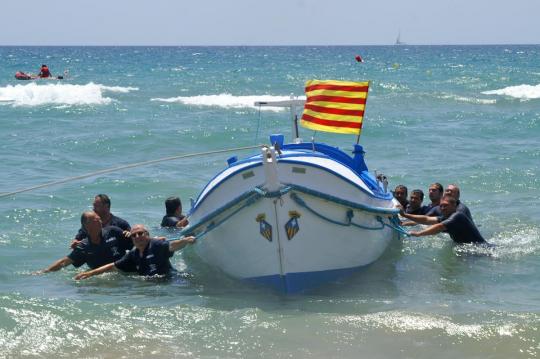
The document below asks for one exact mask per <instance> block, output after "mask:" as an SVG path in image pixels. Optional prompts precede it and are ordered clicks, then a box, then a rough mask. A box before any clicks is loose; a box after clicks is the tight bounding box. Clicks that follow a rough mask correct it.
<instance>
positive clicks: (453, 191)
mask: <svg viewBox="0 0 540 359" xmlns="http://www.w3.org/2000/svg"><path fill="white" fill-rule="evenodd" d="M444 195H445V196H446V195H448V196H452V197H454V198H455V199H456V204H457V209H456V210H457V211H458V212H462V213H463V214H465V215H466V216H467V217H468V218H469V219H470V220H471V222H473V223H474V221H473V218H472V215H471V211H470V210H469V208H468V207H467V206H466V205H464V204H463V202H461V201H460V200H459V196H460V191H459V187H458V186H457V185H455V184H449V185H448V186H447V187H446V189H445V190H444ZM426 215H427V216H435V217H440V216H441V215H442V210H441V208H440V206H436V207H433V208H432V209H431V210H430V211H429V212H428V213H426Z"/></svg>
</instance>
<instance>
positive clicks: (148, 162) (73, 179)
mask: <svg viewBox="0 0 540 359" xmlns="http://www.w3.org/2000/svg"><path fill="white" fill-rule="evenodd" d="M259 147H261V145H253V146H245V147H236V148H227V149H222V150H215V151H206V152H195V153H188V154H185V155H177V156H171V157H163V158H159V159H157V160H150V161H143V162H137V163H131V164H127V165H122V166H118V167H113V168H107V169H103V170H99V171H95V172H90V173H87V174H83V175H80V176H73V177H67V178H63V179H60V180H57V181H52V182H48V183H44V184H40V185H37V186H32V187H28V188H23V189H19V190H16V191H13V192H5V193H0V198H4V197H9V196H13V195H15V194H18V193H23V192H29V191H33V190H36V189H40V188H45V187H50V186H55V185H57V184H62V183H67V182H72V181H77V180H81V179H84V178H89V177H94V176H98V175H102V174H105V173H110V172H116V171H121V170H125V169H128V168H135V167H142V166H148V165H151V164H155V163H160V162H166V161H173V160H178V159H181V158H190V157H199V156H208V155H214V154H218V153H226V152H233V151H243V150H251V149H254V148H259Z"/></svg>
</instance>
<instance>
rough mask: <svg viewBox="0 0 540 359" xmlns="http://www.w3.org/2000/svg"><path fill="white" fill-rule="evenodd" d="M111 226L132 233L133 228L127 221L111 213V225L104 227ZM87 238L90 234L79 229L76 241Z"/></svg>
mask: <svg viewBox="0 0 540 359" xmlns="http://www.w3.org/2000/svg"><path fill="white" fill-rule="evenodd" d="M109 226H116V227H119V228H120V229H122V230H123V231H131V226H130V225H129V223H128V222H127V221H126V220H125V219H122V218H120V217H116V216H115V215H114V214H112V213H111V220H110V221H109V223H107V224H104V225H103V227H104V228H105V227H109ZM87 237H88V234H87V233H86V230H85V229H84V228H81V229H79V232H77V234H76V235H75V239H76V240H78V241H80V240H81V239H84V238H87Z"/></svg>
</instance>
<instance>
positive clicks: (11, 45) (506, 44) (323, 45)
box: [0, 43, 540, 47]
mask: <svg viewBox="0 0 540 359" xmlns="http://www.w3.org/2000/svg"><path fill="white" fill-rule="evenodd" d="M538 45H540V43H488V44H474V43H473V44H458V43H456V44H450V43H448V44H412V43H406V44H273V45H260V44H259V45H256V44H250V45H245V44H244V45H242V44H236V45H232V44H228V45H223V44H222V45H217V44H213V45H170V44H160V45H148V44H131V45H129V44H117V45H111V44H108V45H99V44H86V45H83V44H59V45H35V44H0V47H352V46H390V47H407V46H538Z"/></svg>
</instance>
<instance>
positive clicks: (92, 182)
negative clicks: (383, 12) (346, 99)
mask: <svg viewBox="0 0 540 359" xmlns="http://www.w3.org/2000/svg"><path fill="white" fill-rule="evenodd" d="M357 54H360V55H361V56H362V57H363V58H364V60H365V62H364V63H357V62H356V61H355V60H354V57H355V56H356V55H357ZM42 63H46V64H48V65H49V67H50V68H51V70H52V72H53V74H54V75H62V74H63V73H64V71H67V72H66V80H62V81H54V80H41V81H36V82H23V81H17V80H15V79H14V77H13V75H14V74H15V72H16V71H26V72H34V73H35V72H37V70H38V68H39V65H41V64H42ZM313 78H317V79H345V80H371V88H370V93H369V99H368V104H367V110H366V118H365V122H364V127H363V134H362V136H361V143H362V144H363V145H364V149H365V150H366V152H367V153H366V162H367V164H368V167H369V168H370V170H377V171H379V172H384V173H385V174H386V175H387V176H388V177H389V179H390V186H391V187H393V186H395V185H397V184H405V185H407V186H408V187H409V189H413V188H420V189H423V190H424V191H425V192H426V193H427V187H428V185H429V184H430V183H432V182H436V181H437V182H441V183H443V185H447V184H450V183H457V184H458V185H459V186H460V188H461V195H462V200H463V202H465V203H466V204H467V205H468V206H469V208H470V209H471V211H472V214H473V217H474V220H475V222H476V223H477V224H478V225H479V228H480V230H481V232H482V234H483V235H484V237H485V238H486V239H487V240H488V241H489V242H491V243H494V244H495V245H496V247H495V248H494V249H492V250H490V251H489V252H486V251H483V250H474V249H471V248H464V249H463V248H458V247H455V246H453V245H452V243H451V241H450V239H449V238H448V236H447V235H445V234H441V235H437V236H433V237H425V238H422V239H412V238H406V239H403V240H402V241H401V242H400V243H397V242H396V243H393V244H392V245H391V247H390V248H389V249H388V251H387V253H385V255H384V256H383V257H382V258H381V259H380V260H379V261H377V262H376V263H375V264H373V265H372V266H370V267H369V268H367V269H366V270H364V271H361V272H359V273H357V274H355V275H353V276H352V277H349V278H346V279H344V280H342V281H340V282H337V283H332V284H329V285H325V286H323V287H321V288H319V289H317V290H315V291H313V292H309V293H306V294H301V295H295V296H281V295H279V294H277V293H274V292H272V291H269V290H266V289H263V288H257V287H251V286H249V285H246V284H243V283H240V282H238V281H236V280H233V279H231V278H228V277H226V276H224V275H222V274H220V273H218V272H216V271H214V270H212V269H211V268H208V267H207V266H206V265H204V264H202V263H199V262H198V261H197V259H196V258H193V256H192V254H191V253H190V252H189V251H186V253H183V254H182V255H178V254H177V255H175V256H174V257H173V262H174V265H175V266H176V267H177V268H178V269H179V270H180V271H181V272H183V273H186V274H184V275H178V276H176V277H174V278H173V279H172V280H170V281H160V282H156V281H152V280H144V279H141V278H134V277H129V276H123V275H120V274H116V273H111V274H106V275H104V276H102V277H98V278H92V279H90V280H87V281H84V282H76V281H74V280H73V279H72V278H73V276H74V275H75V274H76V273H77V272H78V270H77V269H74V268H72V267H71V268H66V269H64V270H62V271H60V272H57V273H51V274H47V275H41V276H38V275H33V274H32V273H33V272H34V271H36V270H38V269H42V268H44V267H46V266H47V265H49V264H50V263H52V262H53V261H54V260H56V259H58V258H60V257H62V256H64V255H65V254H67V253H68V245H69V243H70V240H71V238H73V236H74V234H75V233H76V231H77V229H78V228H79V218H80V214H81V212H82V211H83V210H86V209H88V208H89V207H90V206H91V202H92V199H93V197H94V195H95V194H97V193H107V194H109V195H110V197H111V200H112V212H113V213H115V214H116V215H118V216H121V217H123V218H125V219H127V220H128V221H129V222H130V223H132V224H134V223H145V224H147V225H149V226H150V228H151V229H152V232H153V234H156V235H166V236H169V237H171V236H173V235H172V234H171V233H168V232H163V231H162V230H161V229H159V228H158V225H159V223H160V220H161V216H162V215H163V212H164V208H163V202H164V200H165V198H167V197H168V196H171V195H178V196H180V197H181V198H182V199H183V201H184V207H185V208H186V209H188V208H189V200H188V198H189V197H196V196H197V194H198V192H199V191H200V190H201V189H202V188H203V186H204V185H205V184H206V183H207V181H208V180H209V179H211V178H212V177H213V176H214V174H215V173H216V172H217V171H219V170H220V169H222V168H223V167H224V165H225V161H226V159H227V158H228V157H229V156H231V155H233V154H235V153H224V154H219V155H212V156H203V157H192V158H188V159H180V160H176V161H170V162H163V163H159V164H155V165H151V166H145V167H137V168H132V169H126V170H123V171H118V172H112V173H108V174H104V175H99V176H95V177H91V178H86V179H82V180H78V181H71V182H67V183H64V184H59V185H55V186H50V187H45V188H41V189H37V190H34V191H29V192H25V193H20V194H17V195H13V196H7V197H2V198H0V353H1V354H0V357H50V358H52V357H73V356H79V357H99V358H116V357H135V358H142V357H144V358H147V357H160V358H161V357H197V358H198V357H203V358H218V357H219V358H221V357H225V358H253V357H263V358H264V357H277V358H284V357H314V358H357V357H366V358H367V357H369V358H395V357H399V358H433V357H439V358H456V357H476V358H536V357H538V356H539V355H540V289H539V288H540V262H539V260H538V256H539V255H540V223H539V218H540V206H539V205H538V203H539V199H540V194H539V193H540V180H539V177H538V176H539V168H540V46H511V45H504V46H386V47H385V46H378V47H363V46H358V47H0V155H1V157H0V158H1V161H0V192H2V193H8V192H12V191H16V190H19V189H24V188H29V187H32V186H37V185H41V184H44V183H48V182H52V181H57V180H61V179H65V178H68V177H72V176H78V175H82V174H86V173H90V172H93V171H97V170H101V169H106V168H113V167H117V166H121V165H124V164H129V163H135V162H142V161H147V160H154V159H159V158H162V157H167V156H172V155H179V154H189V153H196V152H205V151H211V150H218V149H225V148H232V147H239V146H250V145H254V144H257V143H261V142H264V141H266V135H267V134H269V133H279V132H281V133H284V134H285V135H287V136H288V135H290V126H289V123H288V120H287V116H286V113H285V112H279V111H273V110H263V111H260V112H259V109H258V108H256V107H254V106H253V102H254V101H255V100H259V99H267V100H270V99H285V98H288V97H289V96H291V95H295V96H302V95H303V86H304V83H305V81H306V80H308V79H313ZM304 134H305V135H304V136H303V137H304V138H306V139H309V138H311V137H312V136H315V138H316V139H317V140H319V141H323V142H326V143H329V144H332V145H336V146H340V147H342V148H345V149H346V148H350V147H351V146H352V143H353V142H354V140H355V139H354V138H352V137H351V136H347V135H335V134H324V133H317V134H313V133H312V132H310V131H304ZM236 154H237V155H238V156H240V157H241V156H243V155H248V154H249V152H239V153H236ZM224 240H226V238H224Z"/></svg>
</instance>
